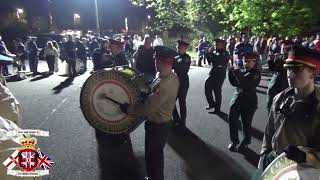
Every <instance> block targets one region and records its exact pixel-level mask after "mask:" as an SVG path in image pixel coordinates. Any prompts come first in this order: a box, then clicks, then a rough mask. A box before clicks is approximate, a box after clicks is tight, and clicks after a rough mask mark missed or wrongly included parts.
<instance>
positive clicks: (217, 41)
mask: <svg viewBox="0 0 320 180" xmlns="http://www.w3.org/2000/svg"><path fill="white" fill-rule="evenodd" d="M214 42H216V43H226V41H225V40H223V39H219V38H216V39H214Z"/></svg>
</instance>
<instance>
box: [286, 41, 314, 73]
mask: <svg viewBox="0 0 320 180" xmlns="http://www.w3.org/2000/svg"><path fill="white" fill-rule="evenodd" d="M302 65H306V66H309V67H311V68H313V69H316V70H320V53H319V52H317V51H315V50H312V49H309V48H306V47H303V46H292V47H291V49H289V53H288V58H287V59H286V62H285V64H284V67H289V66H302Z"/></svg>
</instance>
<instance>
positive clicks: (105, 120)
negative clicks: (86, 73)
mask: <svg viewBox="0 0 320 180" xmlns="http://www.w3.org/2000/svg"><path fill="white" fill-rule="evenodd" d="M138 75H139V74H138V73H137V72H136V71H135V70H134V69H131V68H128V67H117V68H115V69H111V70H101V71H97V72H96V73H94V74H92V75H91V76H90V77H89V78H88V79H87V80H86V82H85V83H84V85H83V87H82V89H81V94H80V104H81V109H82V112H83V114H84V116H85V118H86V120H87V121H88V122H89V124H90V125H92V126H93V127H95V128H97V129H100V130H102V131H104V132H106V133H111V134H120V133H129V132H131V131H133V130H134V129H135V128H136V127H137V126H138V125H139V124H140V123H141V122H142V120H140V119H139V118H137V117H132V116H130V115H127V114H125V113H122V112H121V110H120V108H119V105H120V104H123V103H128V104H133V103H135V102H137V101H139V100H141V97H140V93H141V91H140V90H141V89H140V88H139V83H140V82H139V78H137V77H138ZM140 84H141V83H140Z"/></svg>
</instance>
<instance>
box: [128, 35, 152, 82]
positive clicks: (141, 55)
mask: <svg viewBox="0 0 320 180" xmlns="http://www.w3.org/2000/svg"><path fill="white" fill-rule="evenodd" d="M152 41H153V40H152V38H151V37H150V36H148V35H146V36H145V38H144V41H143V45H141V46H139V48H138V50H137V51H136V52H135V53H134V55H133V57H134V60H135V69H137V70H138V71H139V72H140V73H142V74H143V78H144V80H145V82H146V83H151V82H152V81H153V79H154V78H155V77H156V74H157V71H156V66H155V59H154V53H155V51H154V49H153V48H152V46H151V43H152Z"/></svg>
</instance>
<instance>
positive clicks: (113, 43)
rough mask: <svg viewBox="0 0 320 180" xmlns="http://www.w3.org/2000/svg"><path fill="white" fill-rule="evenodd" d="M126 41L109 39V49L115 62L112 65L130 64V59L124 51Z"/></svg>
mask: <svg viewBox="0 0 320 180" xmlns="http://www.w3.org/2000/svg"><path fill="white" fill-rule="evenodd" d="M123 45H124V43H123V42H121V41H118V40H115V39H109V49H110V52H111V54H112V56H113V59H114V62H113V65H112V67H115V66H128V65H129V63H128V60H127V59H126V56H125V54H124V52H123Z"/></svg>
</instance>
